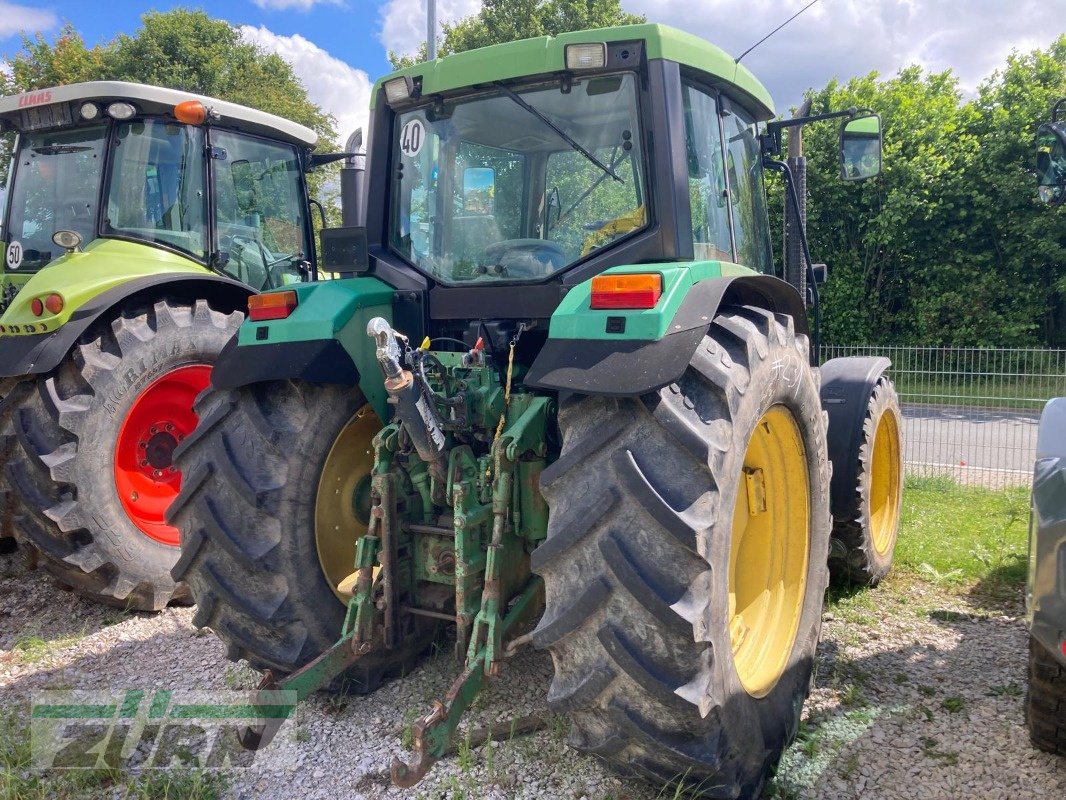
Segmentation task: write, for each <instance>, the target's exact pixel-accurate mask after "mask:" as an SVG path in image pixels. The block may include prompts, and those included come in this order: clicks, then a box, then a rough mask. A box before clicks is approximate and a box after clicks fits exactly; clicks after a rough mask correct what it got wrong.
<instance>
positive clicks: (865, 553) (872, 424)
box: [829, 375, 903, 586]
mask: <svg viewBox="0 0 1066 800" xmlns="http://www.w3.org/2000/svg"><path fill="white" fill-rule="evenodd" d="M882 426H884V428H882ZM893 426H894V430H895V442H894V444H893V443H891V442H888V441H887V440H886V441H884V442H882V444H881V445H880V446H881V448H882V450H883V452H882V453H880V454H879V456H878V460H877V463H876V465H875V463H874V446H873V445H874V440H875V436H876V434H877V432H878V430H883V434H882V435H886V434H887V436H888V438H891V437H892V434H891V433H890V432H889V430H888V429H889V428H891V427H893ZM902 431H903V417H902V414H901V412H900V408H899V397H897V395H896V387H895V386H894V385H893V383H892V381H891V379H889V378H888V377H887V376H884V375H882V376H881V379H880V380H879V381H878V382H877V385H876V386H875V387H874V390H873V393H872V394H871V395H870V400H869V402H868V403H867V406H866V416H865V418H864V419H863V425H862V442H861V443H860V445H859V467H858V472H857V473H856V478H857V480H856V484H855V491H854V495H853V499H854V504H853V505H852V506H851V507H850V508H849V509H847V510H844V511H841V510H838V511H837V513H835V514H834V516H833V537H832V540H831V542H830V544H829V573H830V576H831V577H832V579H833V581H834V582H835V583H840V584H852V585H858V586H876V585H877V584H878V583H880V582H881V580H882V579H884V577H885V576H886V575H888V573H889V571H890V570H891V569H892V559H893V557H894V556H895V552H896V538H897V536H898V535H899V519H900V508H901V505H902V502H903V439H902ZM886 445H888V446H887V447H886ZM889 471H892V472H893V473H894V474H886V473H888V472H889ZM875 472H880V473H881V474H880V476H879V479H880V480H887V481H889V483H890V484H891V486H884V487H883V490H882V491H876V492H875V491H871V480H872V477H873V475H874V474H875ZM873 506H876V508H874V507H873Z"/></svg>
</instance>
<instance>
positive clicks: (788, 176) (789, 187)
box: [763, 158, 822, 366]
mask: <svg viewBox="0 0 1066 800" xmlns="http://www.w3.org/2000/svg"><path fill="white" fill-rule="evenodd" d="M763 166H765V167H767V168H768V169H772V170H774V171H775V172H780V173H781V174H782V175H783V176H784V178H785V191H786V192H788V199H789V201H790V202H791V203H792V208H794V209H799V207H800V204H799V195H798V194H796V183H795V181H794V180H793V178H792V170H791V169H790V168H789V166H788V164H787V163H786V162H784V161H778V160H777V159H774V158H764V159H763ZM796 216H799V215H798V214H797V215H796ZM798 229H799V240H800V244H801V245H802V248H803V260H804V262H805V263H806V266H807V286H808V287H809V288H810V292H811V304H810V305H811V316H813V317H814V324H813V325H812V326H811V345H812V346H811V353H810V357H811V364H812V365H814V366H818V361H819V359H820V358H821V351H822V309H821V297H820V293H819V291H818V281H817V276H816V275H815V272H814V262H813V261H812V260H811V249H810V247H809V246H808V244H807V229H806V226H805V225H799V226H798ZM803 302H804V303H806V302H807V298H803Z"/></svg>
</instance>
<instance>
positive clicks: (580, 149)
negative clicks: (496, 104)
mask: <svg viewBox="0 0 1066 800" xmlns="http://www.w3.org/2000/svg"><path fill="white" fill-rule="evenodd" d="M493 85H494V86H495V87H496V88H498V89H499V90H500V91H501V92H503V93H504V94H505V95H507V96H508V97H510V98H511V99H512V100H514V101H515V102H516V103H518V105H520V106H521V107H522V108H524V109H525V110H526V111H528V112H529V113H530V114H532V115H533V116H534V117H536V118H537V119H539V120H540V121H541V122H543V123H544V124H545V125H547V126H548V127H549V128H551V129H552V130H553V131H555V133H556V134H557V135H558V136H559V138H561V139H562V140H563V141H564V142H566V143H567V144H568V145H570V147H572V148H573V149H574V150H576V151H577V152H579V153H581V155H583V156H584V157H585V158H587V159H588V160H589V161H591V162H592V163H593V164H595V165H596V166H597V167H599V168H600V169H602V170H603V171H604V173H605V174H607V175H610V176H611V177H612V178H614V179H615V180H616V181H618V182H619V183H625V180H623V179H622V178H620V177H618V173H617V172H615V171H614V170H613V169H611V168H610V167H608V166H607V165H606V164H604V163H603V162H602V161H600V160H599V159H598V158H596V156H594V155H593V154H592V153H590V152H589V151H588V150H586V149H585V148H584V147H583V146H582V145H581V144H580V143H579V142H578V141H577V140H576V139H574V138H573V137H572V136H571V135H570V134H569V133H567V132H566V131H564V130H563V129H562V128H560V127H559V126H558V125H556V124H555V123H554V122H553V121H552V120H551V118H550V117H548V116H547V115H546V114H544V113H543V112H542V111H538V110H537V109H536V108H534V107H533V106H531V105H530V104H529V103H527V102H526V101H525V100H523V99H522V98H521V97H519V96H518V95H517V94H516V93H515V92H513V91H511V90H510V89H508V88H507V87H506V86H504V85H503V84H502V83H500V82H499V81H496V82H495V83H494V84H493Z"/></svg>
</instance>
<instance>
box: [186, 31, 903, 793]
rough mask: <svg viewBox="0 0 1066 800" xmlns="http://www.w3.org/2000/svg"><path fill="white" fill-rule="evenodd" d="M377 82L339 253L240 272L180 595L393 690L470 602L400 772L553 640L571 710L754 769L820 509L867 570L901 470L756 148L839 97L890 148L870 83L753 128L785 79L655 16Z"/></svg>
mask: <svg viewBox="0 0 1066 800" xmlns="http://www.w3.org/2000/svg"><path fill="white" fill-rule="evenodd" d="M372 103H373V109H372V118H371V124H370V132H369V147H368V167H367V173H366V182H365V187H364V194H363V196H362V198H355V199H361V200H363V201H366V202H365V203H361V208H363V209H365V211H364V212H363V219H362V222H364V223H365V224H364V225H361V226H359V227H354V226H353V227H349V228H344V229H336V230H334V231H331V232H328V235H327V236H326V237H325V238H326V239H327V240H328V241H329V242H330V245H329V247H330V249H331V251H332V253H333V258H334V259H335V260H336V261H335V264H336V265H335V266H332V267H330V268H331V269H333V270H335V271H338V272H341V273H343V277H342V278H341V279H339V280H334V281H329V282H323V283H310V284H303V285H298V286H294V287H288V288H286V289H284V290H281V291H276V292H271V293H265V294H262V295H259V296H257V297H255V298H252V300H251V301H250V304H249V318H248V319H246V320H245V322H244V323H243V324H242V326H241V328H240V330H239V332H238V334H237V337H236V340H235V343H234V344H232V345H231V346H230V347H229V348H227V350H226V351H225V353H224V354H223V355H222V357H221V359H220V361H219V362H218V365H217V366H216V368H215V372H214V373H213V375H212V386H213V390H212V391H209V392H205V393H204V394H203V395H201V397H200V399H199V400H198V401H197V405H196V411H197V414H198V415H199V418H200V423H199V426H198V428H197V429H196V432H195V433H193V435H192V436H190V437H189V438H187V439H186V440H185V441H184V442H183V443H182V444H181V445H180V446H179V447H178V450H177V453H176V460H177V463H178V464H179V465H180V468H181V470H182V473H183V475H184V476H185V477H184V483H183V484H182V488H181V491H180V493H179V495H178V497H177V499H176V500H175V502H174V504H173V505H172V506H171V508H170V510H169V512H168V515H167V519H168V521H169V523H170V524H172V525H175V526H176V527H177V528H179V529H180V531H181V536H182V555H181V558H180V560H179V561H178V563H177V565H176V566H175V568H174V577H175V579H176V580H180V581H185V582H187V584H188V585H189V586H190V587H191V590H192V593H193V596H194V598H195V600H196V602H197V604H198V608H197V611H196V616H195V623H196V624H197V625H198V626H208V627H210V628H211V629H213V630H214V632H215V633H216V634H217V635H218V636H219V637H220V638H221V639H222V640H223V641H224V642H225V643H226V645H227V647H228V656H229V657H230V658H231V659H234V660H237V659H247V661H249V662H250V663H251V664H252V665H253V666H254V667H256V668H258V669H260V670H264V671H266V675H265V676H264V680H263V683H262V684H261V688H262V689H263V691H264V694H263V695H261V696H260V697H261V698H262V702H264V703H267V700H266V699H265V698H267V697H268V696H270V697H274V695H272V694H271V695H268V694H267V690H273V689H284V690H291V691H294V692H295V693H296V696H298V697H305V696H306V695H308V694H309V693H310V692H313V691H315V690H316V689H318V688H323V687H327V686H330V687H341V686H345V687H347V688H348V689H350V690H353V691H359V692H368V691H371V690H373V689H374V688H376V687H377V686H378V685H380V683H381V682H382V681H383V680H384V679H386V678H388V677H389V676H391V675H396V674H398V673H401V672H403V671H404V670H405V669H407V668H409V667H410V666H411V665H412V664H413V663H415V661H416V659H417V658H418V657H419V656H420V655H421V654H422V653H423V652H424V651H425V650H426V647H427V645H428V644H429V643H430V642H431V641H432V640H433V637H434V635H435V633H436V631H437V628H438V626H441V625H444V626H447V628H448V629H449V630H451V631H452V632H453V633H454V642H455V654H456V657H457V660H458V662H459V667H458V673H459V674H458V677H457V678H456V680H455V682H454V684H453V686H452V687H451V689H450V691H449V692H448V694H447V696H446V697H445V698H444V699H443V700H442V701H440V702H437V703H435V704H434V706H433V708H432V710H430V711H429V712H428V713H427V714H426V715H425V716H424V717H422V718H420V719H419V720H418V721H417V722H416V723H415V725H414V728H413V742H414V748H415V757H416V758H415V762H414V763H413V764H405V763H403V762H401V761H399V760H397V761H395V762H394V763H393V767H392V774H393V778H394V780H395V781H396V782H397V783H398V784H400V785H403V786H410V785H413V784H414V783H415V782H416V781H418V780H419V779H420V778H421V777H422V776H423V775H424V774H425V773H426V771H427V770H428V769H429V768H430V766H431V765H432V763H433V761H434V760H435V759H437V758H439V757H440V756H441V755H442V754H443V753H444V752H445V751H446V750H447V747H448V744H449V740H450V738H451V736H452V734H453V732H454V730H455V727H456V725H457V724H458V721H459V719H460V717H461V715H462V714H463V712H464V711H465V710H466V709H467V708H468V707H469V706H470V704H471V703H472V702H473V701H474V699H475V698H476V697H477V694H478V692H479V691H480V689H481V688H482V686H483V685H484V683H485V681H486V679H487V678H488V677H489V676H494V675H496V674H498V672H499V668H500V663H501V661H502V660H504V659H506V658H508V657H510V656H512V655H514V653H515V652H516V651H518V650H519V649H520V648H521V647H522V646H523V645H527V644H532V645H533V646H535V647H537V648H544V649H547V650H549V651H550V652H551V655H552V658H553V661H554V665H555V677H554V680H553V681H552V684H551V688H550V690H549V694H548V700H549V702H550V704H551V705H552V707H553V708H555V709H556V710H558V711H559V712H560V713H564V714H566V715H568V716H569V718H570V720H571V721H572V723H573V728H572V735H571V738H570V742H571V743H572V744H573V746H575V747H576V748H578V749H580V750H583V751H586V752H590V753H595V754H597V755H599V756H601V757H603V758H605V759H607V760H608V761H610V762H612V763H614V764H616V765H618V766H619V767H621V768H623V769H625V770H628V771H631V772H635V773H638V774H640V775H644V776H646V777H648V778H650V779H652V780H654V781H658V782H663V781H667V782H671V783H679V784H684V785H685V786H688V787H690V788H695V789H697V790H699V791H702V792H704V793H706V794H710V795H715V796H718V795H721V796H729V797H738V796H739V797H753V796H755V795H757V794H758V792H759V791H760V787H762V786H763V784H764V782H765V781H766V779H767V776H768V774H769V772H770V770H771V769H772V767H773V765H774V764H775V763H776V762H777V760H778V758H779V757H780V755H781V752H782V750H783V748H784V747H785V746H786V744H787V743H788V742H789V741H790V740H791V739H792V737H793V736H794V735H795V733H796V730H797V727H798V725H799V720H800V713H801V710H802V706H803V702H804V699H805V698H806V696H807V693H808V690H809V688H810V685H811V677H812V667H813V664H814V656H815V648H816V645H817V642H818V637H819V631H820V627H821V615H822V603H823V595H824V592H825V589H826V586H827V584H828V581H829V565H828V562H829V557H830V540H831V538H833V539H835V540H836V545H835V547H836V549H837V550H838V551H839V552H837V553H836V556H837V557H836V558H834V563H835V564H837V565H838V569H837V571H839V572H841V573H842V575H843V577H845V578H851V579H853V580H864V581H867V582H871V583H872V582H876V581H877V580H878V579H879V578H880V577H882V576H883V575H884V573H885V571H887V569H888V565H889V563H890V562H891V557H892V551H893V546H894V543H895V537H896V531H897V526H898V520H899V509H900V502H901V491H902V489H901V487H902V479H901V472H902V469H901V448H900V446H901V439H900V425H899V417H898V404H897V403H896V401H895V394H894V392H893V390H892V385H891V382H890V381H889V380H888V378H887V377H886V376H885V369H886V368H887V367H888V362H887V360H884V359H842V360H836V361H832V362H829V363H828V364H826V365H825V366H824V367H822V369H821V370H819V369H818V367H817V366H816V365H815V364H816V361H815V351H814V350H813V349H812V347H811V345H810V337H811V334H812V332H813V331H812V326H811V324H810V322H809V321H808V314H807V308H806V307H805V303H804V298H803V297H802V296H801V295H800V293H799V292H798V291H797V290H796V289H795V288H794V287H793V286H792V285H790V284H788V283H786V282H785V281H783V280H780V279H778V278H777V277H774V263H773V259H772V253H771V242H770V236H769V232H768V222H767V213H766V207H765V197H764V191H763V171H764V169H766V168H771V169H778V170H782V169H786V167H785V165H784V163H783V162H781V161H780V160H778V159H777V158H776V157H775V156H776V154H778V153H779V152H780V151H781V147H782V132H783V130H784V129H786V128H788V127H796V126H799V125H802V124H805V123H808V122H812V121H818V120H823V119H830V118H841V119H843V120H844V122H843V129H842V132H841V159H842V160H841V174H842V176H843V177H844V178H846V179H856V178H863V177H870V176H873V175H876V174H878V172H879V171H880V143H881V133H880V120H879V118H878V117H877V116H876V115H874V114H872V113H869V112H862V111H857V110H851V111H845V112H838V113H835V114H822V115H818V116H814V117H808V118H803V119H798V120H788V121H784V122H770V123H768V124H767V125H765V127H764V132H763V133H762V134H761V135H760V134H759V133H758V126H759V124H760V123H765V122H767V121H768V120H771V119H772V118H773V116H774V111H773V106H772V101H771V99H770V97H769V94H768V93H767V91H766V90H765V89H764V88H763V86H762V85H761V84H760V83H759V82H758V81H757V80H756V79H755V78H754V77H753V76H752V75H751V74H750V73H749V72H748V71H747V70H746V69H745V68H744V67H738V66H737V64H736V63H735V62H734V60H733V59H732V58H730V57H728V56H727V55H726V54H725V53H723V52H722V51H720V50H719V49H717V48H715V47H713V46H712V45H710V44H708V43H707V42H705V41H703V40H701V39H698V38H696V37H694V36H691V35H689V34H686V33H682V32H680V31H677V30H673V29H670V28H666V27H662V26H659V25H638V26H627V27H618V28H609V29H602V30H594V31H584V32H577V33H568V34H565V35H561V36H558V37H555V38H539V39H532V40H525V41H518V42H514V43H509V44H503V45H497V46H494V47H490V48H486V49H482V50H475V51H470V52H465V53H461V54H457V55H452V56H448V57H446V58H442V59H439V60H435V61H431V62H428V63H423V64H418V65H416V66H413V67H410V68H407V69H404V70H400V71H398V72H395V73H393V74H391V75H389V76H387V77H385V78H383V79H382V80H380V81H378V83H377V84H376V86H375V89H374V93H373V99H372ZM786 177H787V169H786ZM787 185H789V186H791V183H788V184H787ZM342 200H343V202H344V204H345V206H346V207H347V206H348V205H349V204H350V203H351V202H353V198H352V197H350V196H345V197H343V198H342ZM793 200H795V196H794V192H793ZM798 234H799V235H801V236H802V229H800V230H799V231H798ZM805 241H806V240H805V238H804V239H803V242H804V245H805ZM803 249H804V250H806V247H805V246H804V248H803ZM806 262H807V266H808V271H809V272H811V273H813V272H815V270H814V269H813V267H812V266H811V265H810V259H809V256H808V257H807V259H806ZM811 289H812V296H811V299H812V302H813V303H815V306H814V307H815V308H817V302H818V298H817V283H816V281H813V280H812V281H811ZM820 384H821V385H820ZM831 460H832V476H831V469H830V461H831ZM831 498H832V499H831ZM834 518H836V519H837V520H838V522H837V523H835V524H834ZM353 557H354V564H353ZM538 619H539V623H538ZM534 625H535V628H534V627H533V626H534ZM267 716H268V714H266V713H264V715H263V719H264V720H266V717H267ZM274 732H276V727H275V726H274V724H273V723H268V722H267V721H261V722H260V723H257V724H255V725H252V726H250V727H249V728H248V729H247V730H246V731H245V735H244V742H245V744H246V745H248V746H251V747H255V746H261V745H262V744H263V743H264V741H266V740H268V739H269V738H270V737H271V736H272V735H273V733H274Z"/></svg>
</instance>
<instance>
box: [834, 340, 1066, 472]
mask: <svg viewBox="0 0 1066 800" xmlns="http://www.w3.org/2000/svg"><path fill="white" fill-rule="evenodd" d="M874 355H876V356H887V357H888V358H890V359H892V370H891V373H890V374H891V376H892V379H893V381H895V384H896V390H897V391H898V392H899V396H900V403H901V404H902V407H903V435H904V437H905V442H904V460H905V461H906V465H907V471H908V472H909V473H912V474H918V475H946V476H949V477H952V478H954V479H955V480H956V481H958V482H959V483H963V484H979V485H986V486H1002V485H1007V484H1015V485H1017V484H1027V483H1029V481H1030V479H1031V477H1032V469H1033V458H1034V453H1035V450H1036V431H1037V427H1038V422H1039V419H1040V411H1041V409H1042V408H1043V406H1044V403H1045V402H1047V400H1049V399H1050V398H1052V397H1058V396H1062V395H1066V350H1047V349H1004V348H974V347H891V346H888V347H879V346H876V345H873V346H863V347H834V346H825V345H823V346H822V360H823V361H827V360H828V359H830V358H837V357H838V356H874Z"/></svg>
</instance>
